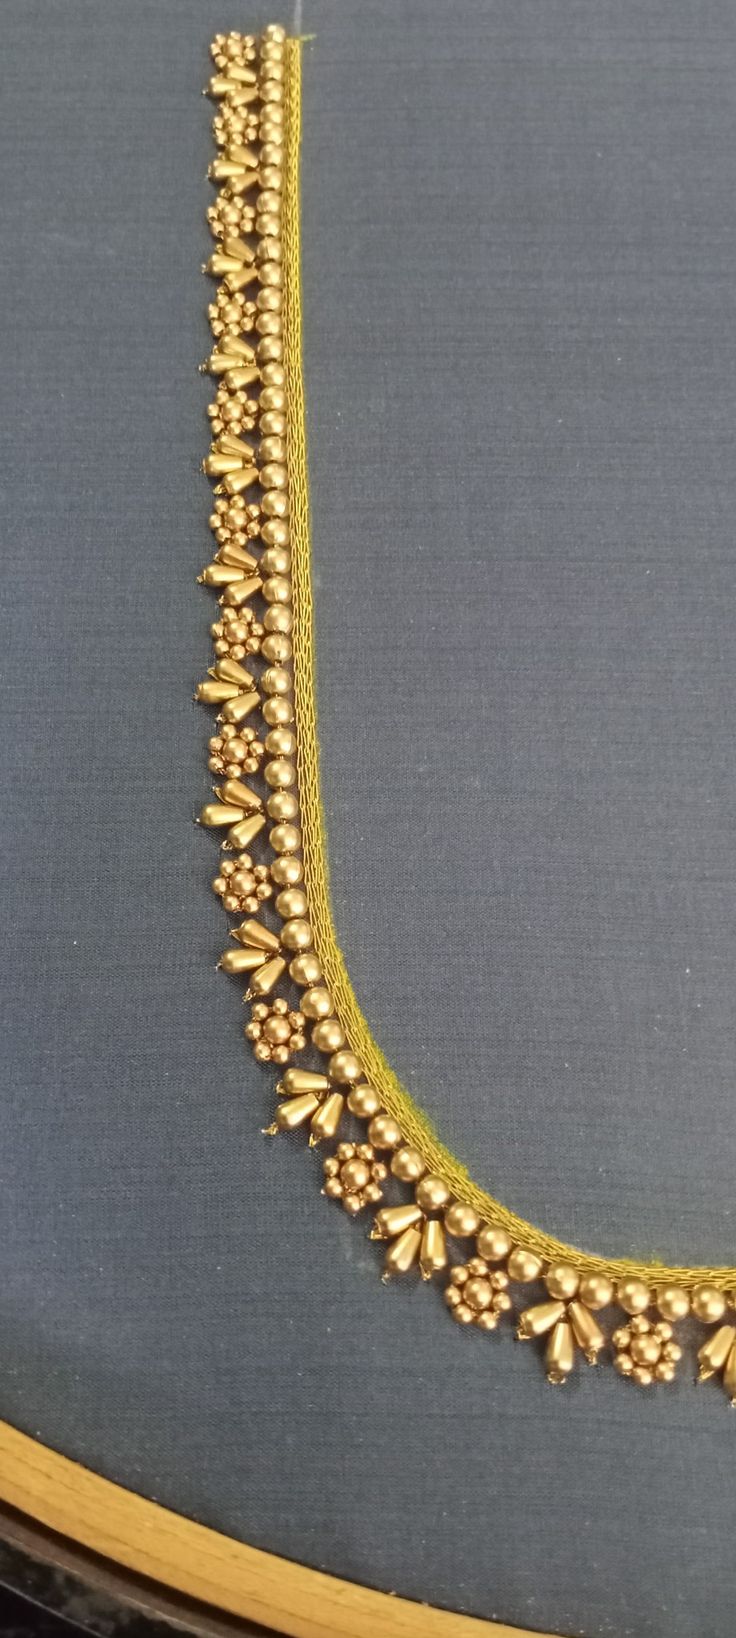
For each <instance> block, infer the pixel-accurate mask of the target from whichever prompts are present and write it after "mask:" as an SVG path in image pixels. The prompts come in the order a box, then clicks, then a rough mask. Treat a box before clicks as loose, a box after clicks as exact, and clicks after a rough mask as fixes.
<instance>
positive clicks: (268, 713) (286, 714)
mask: <svg viewBox="0 0 736 1638" xmlns="http://www.w3.org/2000/svg"><path fill="white" fill-rule="evenodd" d="M227 709H228V707H227V706H226V707H225V710H227ZM262 711H263V719H264V722H267V723H268V726H269V728H280V727H282V726H283V725H284V724H285V723H289V722H293V721H294V706H293V703H292V701H291V700H288V699H270V700H264V702H263V706H262Z"/></svg>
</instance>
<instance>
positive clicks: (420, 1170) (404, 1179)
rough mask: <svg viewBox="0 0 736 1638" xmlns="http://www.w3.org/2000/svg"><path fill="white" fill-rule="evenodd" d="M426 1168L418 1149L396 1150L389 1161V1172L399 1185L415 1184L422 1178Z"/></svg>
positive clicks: (405, 1147)
mask: <svg viewBox="0 0 736 1638" xmlns="http://www.w3.org/2000/svg"><path fill="white" fill-rule="evenodd" d="M426 1170H427V1168H426V1166H425V1164H424V1161H423V1160H422V1157H421V1155H420V1153H419V1150H418V1149H412V1148H409V1147H408V1146H404V1147H402V1148H401V1149H397V1150H396V1153H395V1154H394V1155H393V1156H392V1159H391V1171H392V1172H393V1175H394V1177H398V1179H399V1181H400V1182H401V1183H417V1182H418V1181H419V1178H420V1177H423V1176H424V1173H425V1172H426Z"/></svg>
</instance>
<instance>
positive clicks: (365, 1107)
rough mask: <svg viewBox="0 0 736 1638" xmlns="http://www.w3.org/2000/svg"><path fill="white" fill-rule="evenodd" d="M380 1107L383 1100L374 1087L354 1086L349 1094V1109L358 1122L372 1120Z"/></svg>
mask: <svg viewBox="0 0 736 1638" xmlns="http://www.w3.org/2000/svg"><path fill="white" fill-rule="evenodd" d="M380 1107H381V1100H380V1098H379V1096H378V1093H377V1092H376V1091H375V1089H374V1087H372V1086H366V1085H363V1086H354V1087H352V1088H351V1090H350V1092H349V1093H348V1109H349V1110H350V1113H351V1115H355V1116H356V1117H357V1119H358V1120H371V1119H372V1117H373V1116H374V1115H377V1114H378V1111H379V1109H380Z"/></svg>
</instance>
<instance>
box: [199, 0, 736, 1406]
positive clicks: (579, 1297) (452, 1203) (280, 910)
mask: <svg viewBox="0 0 736 1638" xmlns="http://www.w3.org/2000/svg"><path fill="white" fill-rule="evenodd" d="M212 57H213V62H214V70H215V72H214V75H213V78H212V79H211V81H210V83H209V86H208V87H207V91H208V94H209V95H210V96H211V97H212V98H213V99H214V100H215V101H216V103H217V112H216V115H215V119H214V125H213V130H214V137H215V142H216V144H217V149H218V154H217V157H216V159H215V160H214V161H213V162H212V165H211V166H210V171H209V175H210V179H211V180H212V182H213V183H214V184H215V185H216V189H217V191H216V196H215V201H214V203H213V204H212V205H211V206H210V209H209V211H208V213H207V214H208V221H209V225H210V228H211V231H212V235H213V238H214V240H215V250H214V252H213V254H212V256H211V257H210V260H209V262H208V263H207V264H206V267H205V269H204V271H205V272H206V273H207V274H208V275H209V276H210V277H211V278H212V279H214V280H215V281H216V288H215V294H214V299H213V300H212V301H211V303H210V305H209V318H210V324H211V327H212V333H213V337H214V342H213V350H212V352H211V354H210V357H209V358H208V360H207V361H206V363H205V364H204V365H203V366H202V368H203V370H206V371H209V373H210V374H211V375H212V377H213V378H214V381H215V383H216V387H215V392H214V398H213V401H212V403H211V404H210V406H209V409H208V416H209V422H210V430H211V433H212V439H213V441H212V444H211V447H210V451H209V454H208V455H207V457H206V459H205V461H204V471H205V473H206V474H207V476H208V477H209V478H211V479H212V480H213V482H214V504H213V510H212V513H211V516H210V527H211V530H212V534H213V537H214V542H215V551H214V555H213V558H212V561H211V562H210V563H209V564H208V565H207V566H206V568H205V569H204V570H203V572H202V574H201V576H200V582H201V584H203V585H204V586H206V587H208V588H209V589H210V590H212V591H214V593H215V594H216V596H217V598H218V603H219V612H218V616H217V619H216V620H215V621H214V623H213V624H212V627H211V635H212V640H213V650H214V659H213V664H212V665H211V666H210V669H209V671H208V673H207V677H206V678H205V679H204V680H203V681H202V682H201V683H200V684H199V686H198V688H197V691H196V698H197V699H198V700H200V701H201V702H202V703H203V704H205V705H209V706H212V707H214V708H215V709H216V711H217V723H216V732H215V733H214V734H213V735H212V737H211V738H210V740H209V745H208V766H209V768H210V771H211V772H212V773H213V774H214V775H215V776H216V778H217V780H218V781H219V783H218V784H216V785H215V787H214V791H213V797H214V800H213V801H211V802H209V803H208V804H207V805H206V806H205V807H204V808H203V809H202V812H201V814H200V816H199V822H200V823H201V824H202V825H204V826H205V827H207V828H210V829H213V830H215V831H217V832H219V833H221V835H222V837H223V840H222V844H221V846H222V857H221V859H220V863H219V866H218V870H217V874H216V876H215V878H214V880H213V884H212V885H213V889H214V891H215V893H216V894H217V895H218V897H219V898H220V899H221V902H222V905H223V908H224V909H225V911H226V912H227V913H228V915H230V916H232V917H234V918H236V919H235V920H234V922H233V924H232V925H231V927H230V935H231V939H232V943H231V944H230V945H229V946H228V948H227V949H226V950H225V951H224V953H223V955H222V957H221V960H220V966H221V968H222V969H223V971H224V972H227V973H230V974H232V975H233V976H235V977H240V978H245V981H246V983H247V990H246V1000H247V1001H248V1002H250V1003H251V1016H250V1021H249V1022H248V1024H247V1025H246V1027H245V1035H246V1037H247V1039H248V1040H250V1042H251V1044H252V1046H253V1050H254V1052H255V1055H256V1057H257V1058H258V1059H259V1061H260V1062H262V1063H264V1064H269V1065H273V1066H275V1067H276V1068H277V1069H278V1071H279V1074H280V1079H279V1082H278V1085H277V1088H276V1091H277V1096H278V1103H277V1107H276V1110H275V1114H274V1118H273V1121H272V1122H271V1124H270V1125H269V1126H268V1127H267V1128H266V1130H267V1132H268V1133H269V1134H275V1133H277V1132H290V1131H295V1130H296V1129H297V1128H299V1127H301V1128H303V1129H304V1131H305V1132H306V1133H307V1134H308V1138H309V1145H310V1147H315V1146H316V1145H318V1144H325V1145H327V1146H328V1153H327V1157H326V1159H325V1160H324V1162H323V1167H322V1172H323V1189H322V1192H323V1194H324V1195H325V1196H326V1197H327V1198H328V1199H331V1200H334V1201H335V1202H337V1203H338V1204H339V1205H340V1206H341V1207H342V1208H343V1210H345V1211H346V1212H348V1213H349V1215H351V1216H358V1215H359V1214H360V1213H361V1212H364V1211H365V1212H371V1211H372V1212H373V1213H374V1216H373V1224H372V1228H371V1231H370V1236H371V1238H372V1239H374V1240H377V1241H379V1242H382V1243H383V1245H384V1248H385V1252H384V1270H383V1277H384V1279H386V1280H388V1279H391V1278H393V1277H394V1276H395V1275H401V1274H408V1273H410V1271H412V1270H416V1271H418V1273H419V1275H420V1276H421V1278H422V1280H424V1281H427V1282H431V1281H433V1280H439V1281H441V1282H442V1283H443V1285H444V1297H445V1303H446V1306H447V1309H448V1312H449V1314H450V1315H451V1316H452V1318H453V1319H454V1320H456V1321H457V1323H458V1324H459V1325H463V1326H466V1327H469V1328H473V1327H474V1328H475V1329H477V1330H480V1331H495V1330H497V1329H498V1328H500V1327H502V1326H507V1325H508V1324H509V1322H511V1321H513V1323H514V1324H515V1326H516V1334H517V1337H518V1338H519V1339H520V1340H522V1341H536V1342H537V1343H538V1344H539V1345H540V1347H541V1351H542V1354H543V1358H544V1364H545V1369H546V1373H547V1376H548V1378H549V1380H550V1382H555V1383H562V1382H564V1381H565V1380H566V1378H567V1377H568V1376H569V1375H570V1373H571V1372H572V1371H573V1370H574V1369H575V1367H576V1364H577V1362H578V1360H582V1361H585V1362H587V1363H588V1364H591V1365H594V1364H596V1363H597V1362H598V1361H599V1360H600V1359H601V1358H604V1357H608V1358H609V1359H610V1360H611V1361H612V1363H613V1364H614V1366H615V1369H616V1370H617V1372H618V1373H619V1374H620V1375H621V1376H622V1377H623V1378H626V1379H628V1380H630V1381H632V1382H634V1383H637V1384H638V1385H639V1386H641V1387H647V1386H650V1385H652V1384H654V1383H669V1382H671V1381H673V1379H674V1378H675V1375H676V1370H677V1366H678V1363H679V1361H680V1359H681V1358H682V1354H683V1347H682V1344H681V1342H680V1340H679V1339H678V1337H677V1336H676V1334H675V1326H676V1325H677V1324H678V1323H681V1322H683V1321H684V1322H687V1324H688V1325H692V1322H693V1321H696V1322H698V1323H699V1324H701V1325H704V1326H707V1327H709V1328H710V1329H709V1331H708V1334H707V1336H706V1338H705V1340H704V1341H702V1339H701V1346H700V1347H699V1350H698V1353H697V1360H698V1367H699V1376H700V1379H701V1380H706V1379H707V1378H709V1377H715V1376H718V1377H720V1378H721V1380H722V1383H723V1386H724V1388H725V1391H726V1393H727V1395H728V1397H729V1398H730V1400H731V1402H732V1403H736V1313H734V1310H735V1309H736V1268H712V1269H709V1268H667V1267H664V1266H663V1265H659V1264H646V1263H635V1262H629V1261H627V1260H626V1259H612V1260H611V1259H605V1258H603V1257H598V1256H594V1255H592V1254H591V1253H587V1252H582V1251H578V1250H577V1249H576V1248H575V1247H572V1246H568V1245H565V1244H564V1243H563V1242H562V1241H559V1240H556V1239H555V1238H554V1237H553V1236H551V1235H547V1234H545V1233H544V1232H543V1231H542V1230H540V1229H537V1228H535V1227H534V1226H533V1225H532V1224H530V1223H526V1222H525V1221H524V1220H523V1219H521V1218H519V1217H517V1216H516V1215H515V1214H514V1213H512V1212H511V1211H509V1210H508V1208H506V1207H504V1206H503V1205H502V1204H501V1203H500V1202H499V1201H497V1200H494V1199H493V1197H492V1196H491V1195H488V1194H486V1193H485V1192H484V1191H483V1190H482V1189H480V1188H478V1186H477V1185H476V1184H474V1183H473V1182H472V1180H471V1179H470V1178H469V1177H468V1175H467V1173H466V1171H465V1169H464V1168H463V1167H462V1166H461V1164H460V1162H459V1161H458V1160H456V1158H455V1157H454V1156H453V1155H451V1154H450V1153H449V1151H448V1150H447V1149H445V1148H444V1146H443V1145H442V1144H441V1143H440V1142H439V1140H438V1139H437V1137H436V1136H435V1134H434V1132H433V1131H432V1128H431V1127H430V1125H429V1123H428V1122H427V1120H426V1118H425V1117H424V1116H423V1115H422V1113H421V1111H420V1110H418V1109H417V1108H416V1105H415V1104H414V1103H413V1101H412V1099H411V1098H410V1097H409V1094H408V1093H407V1092H406V1090H405V1089H404V1088H403V1087H402V1086H401V1085H400V1083H399V1082H398V1080H397V1079H396V1077H395V1075H394V1074H393V1072H392V1071H391V1069H390V1068H389V1066H388V1064H387V1063H386V1061H385V1059H384V1058H383V1055H382V1054H381V1052H380V1049H379V1048H378V1046H377V1044H376V1042H375V1041H374V1040H373V1037H372V1035H371V1033H370V1030H369V1028H368V1025H367V1023H366V1021H365V1019H364V1017H363V1015H362V1013H361V1011H360V1008H359V1006H358V1003H357V1001H356V998H355V995H354V993H353V990H352V986H351V984H350V980H349V977H348V974H347V971H346V968H345V963H344V961H343V958H342V954H341V952H340V949H339V946H338V944H337V939H336V936H335V931H334V926H333V922H332V915H331V910H330V902H329V891H328V884H327V870H326V862H325V861H326V850H325V842H324V826H323V819H322V811H321V802H320V789H319V757H318V745H317V725H316V717H315V689H314V675H313V668H314V653H313V637H312V587H311V573H310V545H309V512H308V491H307V467H306V439H305V430H304V388H303V372H302V356H301V295H300V245H299V141H300V123H301V44H300V42H299V41H298V40H290V39H287V38H286V34H285V31H284V29H283V28H281V27H279V26H277V25H272V26H271V27H270V28H267V29H266V30H265V32H264V33H263V35H262V36H261V37H260V39H256V38H254V37H252V36H250V35H243V34H239V33H236V32H233V33H230V34H218V35H217V36H216V38H215V40H214V41H213V44H212ZM241 918H242V919H241ZM294 1060H298V1064H295V1063H294ZM468 1242H470V1243H471V1249H470V1255H469V1256H467V1255H466V1254H465V1252H464V1251H463V1246H464V1245H465V1246H467V1244H468ZM525 1288H531V1300H530V1301H529V1302H528V1303H527V1300H526V1297H525V1296H524V1295H523V1293H524V1290H525ZM606 1310H608V1311H610V1314H611V1318H610V1320H609V1323H608V1325H607V1327H604V1326H603V1325H602V1324H601V1322H600V1320H599V1318H598V1316H599V1315H600V1314H602V1313H604V1311H606Z"/></svg>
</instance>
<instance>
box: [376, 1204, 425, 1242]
mask: <svg viewBox="0 0 736 1638" xmlns="http://www.w3.org/2000/svg"><path fill="white" fill-rule="evenodd" d="M421 1222H422V1213H421V1212H420V1210H419V1207H418V1206H384V1207H383V1209H382V1210H381V1211H377V1212H376V1216H375V1221H374V1224H373V1228H372V1229H371V1239H372V1240H392V1239H393V1238H394V1237H395V1235H397V1234H403V1233H404V1231H405V1229H408V1228H411V1227H412V1226H413V1225H414V1224H416V1223H421Z"/></svg>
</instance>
